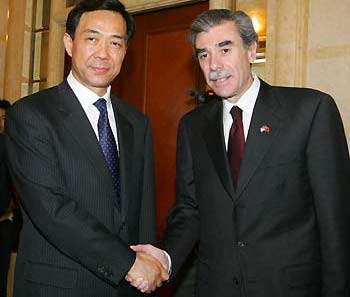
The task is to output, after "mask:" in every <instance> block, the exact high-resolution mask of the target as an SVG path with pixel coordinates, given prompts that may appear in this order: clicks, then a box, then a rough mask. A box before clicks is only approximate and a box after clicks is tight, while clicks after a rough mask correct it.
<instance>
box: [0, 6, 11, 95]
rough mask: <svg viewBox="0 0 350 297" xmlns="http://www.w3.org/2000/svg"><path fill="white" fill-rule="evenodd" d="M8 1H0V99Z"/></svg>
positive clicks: (4, 62)
mask: <svg viewBox="0 0 350 297" xmlns="http://www.w3.org/2000/svg"><path fill="white" fill-rule="evenodd" d="M8 13H9V9H8V0H1V1H0V97H1V98H3V97H4V80H5V65H6V46H7V23H8Z"/></svg>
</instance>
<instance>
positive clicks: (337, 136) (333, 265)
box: [307, 95, 350, 297]
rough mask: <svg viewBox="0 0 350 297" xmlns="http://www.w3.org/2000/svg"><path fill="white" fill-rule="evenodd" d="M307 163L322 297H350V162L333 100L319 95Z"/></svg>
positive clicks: (308, 146) (339, 118)
mask: <svg viewBox="0 0 350 297" xmlns="http://www.w3.org/2000/svg"><path fill="white" fill-rule="evenodd" d="M320 96H321V100H320V103H319V106H318V109H317V111H316V113H315V115H314V119H313V123H312V128H311V131H310V137H309V142H308V145H307V161H308V171H309V178H310V181H311V187H312V192H313V196H314V201H315V209H316V214H317V220H318V227H319V234H320V243H321V255H322V263H321V266H322V279H323V282H322V284H323V287H322V297H336V296H337V297H345V296H349V268H350V267H349V264H350V263H349V253H350V246H349V236H350V222H349V216H350V215H349V214H350V209H349V205H350V203H349V202H350V201H349V199H350V188H349V185H350V162H349V152H348V147H347V143H346V138H345V134H344V129H343V125H342V122H341V117H340V115H339V112H338V110H337V107H336V105H335V103H334V101H333V99H332V98H330V97H329V96H326V95H320Z"/></svg>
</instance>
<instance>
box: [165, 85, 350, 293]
mask: <svg viewBox="0 0 350 297" xmlns="http://www.w3.org/2000/svg"><path fill="white" fill-rule="evenodd" d="M264 125H265V126H267V127H269V128H270V131H269V132H267V131H266V130H268V129H261V127H263V126H264ZM222 126H223V124H222V102H220V101H215V102H210V103H208V104H206V105H204V106H203V107H200V108H198V109H197V110H194V111H192V112H190V113H189V114H187V115H186V116H185V117H184V118H183V119H182V121H181V123H180V127H179V135H178V147H177V149H178V156H177V203H176V205H175V207H174V208H173V209H172V211H171V212H170V214H169V218H168V219H169V221H168V227H167V230H166V231H165V234H164V237H163V240H162V244H161V245H162V247H163V248H164V249H165V250H166V251H168V252H169V254H170V256H171V259H172V263H173V271H174V274H176V272H177V271H178V269H179V267H180V266H181V264H182V262H183V260H184V258H185V257H186V255H187V254H188V252H189V251H190V250H191V248H192V246H193V245H194V243H195V242H196V241H198V242H199V259H198V280H197V291H198V296H199V297H204V296H208V297H209V296H210V297H212V296H220V297H229V296H230V297H237V296H249V297H287V296H288V297H291V296H295V297H297V296H303V297H321V296H322V297H348V296H349V253H350V245H349V236H350V224H349V219H348V217H349V214H350V209H349V199H350V190H349V184H350V183H349V181H350V164H349V153H348V148H347V144H346V140H345V136H344V130H343V126H342V122H341V119H340V115H339V112H338V110H337V108H336V105H335V103H334V101H333V100H332V98H331V97H330V96H328V95H326V94H324V93H321V92H318V91H315V90H310V89H299V88H283V87H271V86H269V85H268V84H266V83H264V82H262V83H261V88H260V91H259V95H258V98H257V101H256V105H255V107H254V112H253V117H252V121H251V124H250V128H249V133H248V137H247V140H246V145H245V151H244V157H243V161H242V164H241V169H240V176H239V180H238V185H237V190H236V191H235V190H234V187H233V184H232V178H231V175H230V171H229V167H228V161H227V154H226V149H225V145H224V137H223V128H222Z"/></svg>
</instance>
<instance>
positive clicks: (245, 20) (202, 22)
mask: <svg viewBox="0 0 350 297" xmlns="http://www.w3.org/2000/svg"><path fill="white" fill-rule="evenodd" d="M227 21H229V22H230V21H231V22H234V23H235V24H236V26H237V28H238V31H239V35H240V36H241V38H242V40H243V45H244V47H245V48H248V47H249V46H250V45H251V44H252V43H253V42H256V43H257V42H258V34H257V33H256V32H255V30H254V26H253V23H252V20H251V18H250V17H249V16H248V15H247V14H246V13H244V12H243V11H234V12H233V11H230V10H227V9H212V10H208V11H205V12H203V13H201V14H200V15H199V16H198V17H197V18H196V19H195V20H194V22H193V23H192V25H191V27H190V31H189V39H190V42H191V44H192V47H193V48H194V49H195V47H196V36H197V34H198V33H201V32H208V30H209V29H211V28H213V27H215V26H217V25H221V24H222V23H224V22H227Z"/></svg>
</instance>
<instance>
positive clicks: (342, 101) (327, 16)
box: [307, 0, 350, 144]
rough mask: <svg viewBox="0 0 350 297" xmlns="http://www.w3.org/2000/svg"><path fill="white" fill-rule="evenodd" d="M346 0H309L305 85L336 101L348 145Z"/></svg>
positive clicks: (349, 44) (349, 68)
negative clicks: (323, 92)
mask: <svg viewBox="0 0 350 297" xmlns="http://www.w3.org/2000/svg"><path fill="white" fill-rule="evenodd" d="M349 14H350V1H348V0H333V1H327V0H310V18H309V41H308V51H307V52H308V64H307V85H308V86H309V87H312V88H316V89H320V90H322V91H325V92H326V93H330V94H331V95H332V96H333V98H334V99H335V101H336V102H337V105H338V108H339V110H340V113H341V115H342V118H343V122H344V126H345V130H346V133H347V138H348V144H350V95H349V94H350V93H349V83H350V33H349V28H350V18H349Z"/></svg>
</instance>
